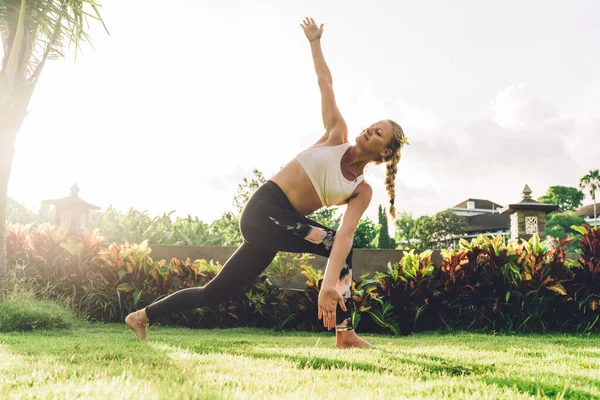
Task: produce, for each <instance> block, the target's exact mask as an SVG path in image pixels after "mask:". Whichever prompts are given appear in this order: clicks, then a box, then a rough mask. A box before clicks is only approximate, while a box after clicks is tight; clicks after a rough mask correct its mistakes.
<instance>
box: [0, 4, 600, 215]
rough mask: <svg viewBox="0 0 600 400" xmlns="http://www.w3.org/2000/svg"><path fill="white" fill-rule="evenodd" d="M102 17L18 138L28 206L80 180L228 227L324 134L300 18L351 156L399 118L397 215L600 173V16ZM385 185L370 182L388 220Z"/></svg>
mask: <svg viewBox="0 0 600 400" xmlns="http://www.w3.org/2000/svg"><path fill="white" fill-rule="evenodd" d="M100 3H101V4H102V6H103V7H102V9H101V10H102V15H103V18H104V21H105V23H106V25H107V27H108V29H109V32H110V35H108V34H107V33H106V32H105V31H103V29H102V26H101V25H100V24H98V23H94V21H91V22H90V25H91V28H90V34H91V36H92V43H93V47H91V46H90V45H87V44H84V45H83V49H82V53H80V54H79V55H78V58H77V60H76V61H75V60H74V59H73V58H74V57H73V52H72V51H71V52H69V53H68V54H67V59H66V60H57V61H52V62H49V63H48V64H47V66H46V68H45V70H44V72H43V74H42V77H41V79H40V83H39V86H38V87H37V88H36V91H35V94H34V96H33V98H32V101H31V103H30V108H29V115H28V116H27V118H26V120H25V122H24V124H23V127H22V129H21V131H20V133H19V136H18V139H17V145H16V153H15V159H14V162H13V168H12V174H11V178H10V182H9V188H8V194H9V196H10V197H11V198H13V199H14V200H16V201H18V202H20V203H22V204H24V205H26V206H28V207H29V208H31V209H39V205H40V202H41V201H42V200H44V199H53V198H60V197H65V196H67V195H68V194H69V188H70V187H71V186H72V185H73V184H74V183H77V184H78V185H79V187H80V189H81V191H80V196H81V197H82V198H83V199H85V200H86V201H88V202H90V203H92V204H95V205H97V206H100V207H102V208H103V209H106V208H107V207H108V206H110V205H112V206H113V207H115V208H117V209H120V210H123V211H125V210H128V209H130V208H134V209H137V210H140V211H148V213H149V214H150V215H161V214H162V213H165V212H170V211H174V215H181V216H187V215H188V214H189V215H194V216H198V217H199V218H200V219H202V220H204V221H207V222H210V221H212V220H214V219H217V218H219V217H220V215H221V214H222V213H223V212H225V211H229V210H231V209H232V199H233V196H234V194H235V192H236V189H237V186H238V184H239V183H241V181H242V179H243V178H244V177H251V175H252V170H253V169H254V168H257V169H259V170H260V171H262V172H263V173H264V174H265V176H266V177H267V178H269V177H270V176H272V175H273V174H275V173H276V172H277V171H278V170H279V169H280V168H281V167H282V166H284V165H285V164H286V163H287V162H288V161H289V160H291V159H292V158H293V157H294V156H295V154H297V153H298V152H300V151H302V150H304V149H305V148H307V147H308V146H310V145H312V144H313V143H314V142H315V141H316V140H317V139H318V138H320V137H321V135H322V134H323V127H322V122H321V115H320V97H319V89H318V86H317V81H316V77H315V74H314V69H313V65H312V59H311V53H310V47H309V44H308V41H307V40H306V38H305V36H304V33H303V32H302V29H301V27H300V22H301V21H302V19H303V18H304V17H306V16H310V17H313V18H314V19H315V20H316V21H317V23H319V24H320V23H324V24H325V25H324V33H323V37H322V47H323V51H324V54H325V58H326V61H327V63H328V65H329V67H330V69H331V72H332V75H333V80H334V90H335V93H336V98H337V103H338V107H339V109H340V111H341V112H342V115H343V116H344V118H345V120H346V122H347V125H348V128H349V139H350V142H351V143H354V140H355V137H356V136H357V135H358V134H359V133H360V132H361V130H362V129H363V128H364V127H366V126H369V125H370V124H371V123H373V122H376V121H378V120H381V119H385V118H391V119H394V120H396V121H397V122H398V123H400V125H402V127H403V129H404V131H405V133H406V135H407V137H408V139H409V141H410V143H411V144H410V146H406V147H405V148H404V149H403V151H402V159H401V161H400V164H399V165H398V174H397V177H396V178H397V179H396V207H397V209H398V212H402V211H405V212H407V213H410V214H412V215H413V216H414V217H418V216H420V215H426V214H427V215H431V214H434V213H436V212H439V211H443V210H445V209H447V208H449V207H452V206H454V205H456V204H458V203H460V202H461V201H463V200H465V199H467V198H481V199H488V200H491V201H494V202H496V203H499V204H501V205H507V204H509V203H515V202H518V201H520V200H521V191H522V189H523V187H524V186H525V184H528V185H529V186H530V187H531V189H532V190H533V197H534V198H536V197H539V196H541V195H543V194H544V193H545V192H546V190H547V189H548V187H549V186H551V185H565V186H577V185H578V183H579V179H580V178H581V177H582V176H583V175H584V174H586V173H587V172H588V171H589V170H591V169H597V168H600V146H598V135H600V52H598V51H597V41H598V38H600V25H599V24H597V16H598V15H600V2H597V1H591V0H590V1H586V0H582V1H577V2H564V1H548V0H544V1H538V0H530V1H526V2H524V1H513V0H508V1H502V2H487V1H486V2H483V1H465V0H458V1H454V2H447V1H442V0H438V1H426V2H425V1H420V2H417V1H398V0H388V1H370V2H364V1H355V0H352V1H345V2H344V3H343V6H341V3H340V2H339V1H333V0H318V1H302V2H290V1H286V0H273V1H256V0H244V1H242V0H239V1H233V0H218V1H217V0H214V1H213V0H211V1H183V0H171V1H170V2H168V6H167V5H166V4H167V3H165V2H158V1H150V0H146V1H141V0H127V1H108V0H107V1H101V2H100ZM594 49H596V50H594ZM384 175H385V167H384V166H383V165H381V166H370V167H369V168H368V169H367V170H366V172H365V177H366V180H367V181H368V182H369V183H371V186H372V187H373V190H374V196H373V200H372V202H371V205H370V207H369V209H368V210H367V211H366V216H368V217H370V218H372V219H375V220H376V217H377V207H378V205H379V204H383V205H387V204H388V198H387V194H386V192H385V185H384ZM589 203H591V199H590V197H589V196H587V197H586V199H585V200H584V204H589ZM340 211H343V208H342V209H341V210H340Z"/></svg>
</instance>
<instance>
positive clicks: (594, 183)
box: [579, 169, 600, 226]
mask: <svg viewBox="0 0 600 400" xmlns="http://www.w3.org/2000/svg"><path fill="white" fill-rule="evenodd" d="M579 187H580V188H581V189H582V190H589V194H590V196H591V197H592V200H594V226H598V219H597V214H596V190H598V188H600V172H598V170H597V169H595V170H593V171H590V172H588V173H587V174H585V175H584V176H583V178H581V179H580V180H579Z"/></svg>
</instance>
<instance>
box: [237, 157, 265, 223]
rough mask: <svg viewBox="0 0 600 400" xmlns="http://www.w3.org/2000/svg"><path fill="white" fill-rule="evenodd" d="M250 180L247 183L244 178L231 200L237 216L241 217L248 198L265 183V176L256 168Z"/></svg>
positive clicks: (246, 179)
mask: <svg viewBox="0 0 600 400" xmlns="http://www.w3.org/2000/svg"><path fill="white" fill-rule="evenodd" d="M252 175H253V177H252V179H251V180H250V181H248V178H244V179H243V180H242V183H240V184H239V185H238V188H237V192H236V194H235V196H234V198H233V207H234V208H235V209H236V211H237V215H238V216H239V215H241V214H242V211H243V210H244V207H246V203H248V200H250V197H252V195H253V194H254V192H256V189H258V188H259V187H260V186H261V185H262V184H263V183H265V182H266V180H265V176H264V175H263V173H262V172H260V171H259V170H257V169H256V168H255V169H254V170H252Z"/></svg>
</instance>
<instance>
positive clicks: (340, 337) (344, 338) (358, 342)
mask: <svg viewBox="0 0 600 400" xmlns="http://www.w3.org/2000/svg"><path fill="white" fill-rule="evenodd" d="M335 347H337V348H338V349H350V348H354V347H366V348H370V347H373V346H372V345H371V344H370V343H368V342H367V341H366V340H364V339H361V338H359V337H358V335H357V334H356V332H355V331H354V330H352V331H347V332H336V335H335Z"/></svg>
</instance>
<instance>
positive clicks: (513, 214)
mask: <svg viewBox="0 0 600 400" xmlns="http://www.w3.org/2000/svg"><path fill="white" fill-rule="evenodd" d="M531 193H532V192H531V189H530V188H529V186H528V185H525V188H524V189H523V200H521V202H520V203H516V204H511V205H509V206H507V207H505V208H503V209H502V210H501V214H509V215H510V237H511V239H524V240H529V239H531V237H532V236H533V235H535V234H537V235H538V236H539V237H540V238H545V237H546V216H547V215H548V213H550V212H552V211H555V210H557V209H558V205H556V204H546V203H539V202H537V201H535V200H533V199H532V198H531Z"/></svg>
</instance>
